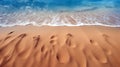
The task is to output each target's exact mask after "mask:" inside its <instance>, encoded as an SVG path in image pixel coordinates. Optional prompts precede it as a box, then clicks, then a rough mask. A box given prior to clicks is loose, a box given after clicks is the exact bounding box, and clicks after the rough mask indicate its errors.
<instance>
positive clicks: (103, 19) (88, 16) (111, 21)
mask: <svg viewBox="0 0 120 67" xmlns="http://www.w3.org/2000/svg"><path fill="white" fill-rule="evenodd" d="M29 24H31V25H34V26H44V25H48V26H83V25H101V26H109V27H120V14H118V13H117V12H114V11H113V9H109V10H108V9H107V10H106V9H98V10H94V11H87V12H79V11H76V12H47V11H28V12H27V11H25V12H23V11H21V12H15V13H9V14H0V26H2V27H8V26H9V27H10V26H15V25H22V26H25V25H29Z"/></svg>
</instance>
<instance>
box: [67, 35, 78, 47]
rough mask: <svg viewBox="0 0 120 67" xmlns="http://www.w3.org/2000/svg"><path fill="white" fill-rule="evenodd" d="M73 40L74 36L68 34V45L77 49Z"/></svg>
mask: <svg viewBox="0 0 120 67" xmlns="http://www.w3.org/2000/svg"><path fill="white" fill-rule="evenodd" d="M72 38H73V35H72V34H70V33H68V34H67V39H66V41H65V43H66V44H67V45H68V46H69V47H72V48H74V47H76V45H75V44H74V43H73V41H72Z"/></svg>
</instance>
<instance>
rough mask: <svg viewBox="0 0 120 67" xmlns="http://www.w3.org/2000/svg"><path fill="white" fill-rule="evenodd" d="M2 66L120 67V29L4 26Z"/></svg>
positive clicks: (0, 42)
mask: <svg viewBox="0 0 120 67" xmlns="http://www.w3.org/2000/svg"><path fill="white" fill-rule="evenodd" d="M0 67H120V28H111V27H102V26H81V27H65V26H62V27H49V26H43V27H36V26H31V25H28V26H14V27H6V28H0Z"/></svg>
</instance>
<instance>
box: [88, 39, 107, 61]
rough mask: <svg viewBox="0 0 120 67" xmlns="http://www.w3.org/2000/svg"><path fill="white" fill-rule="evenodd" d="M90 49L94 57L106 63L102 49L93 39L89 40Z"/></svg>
mask: <svg viewBox="0 0 120 67" xmlns="http://www.w3.org/2000/svg"><path fill="white" fill-rule="evenodd" d="M90 43H91V45H90V49H91V50H92V53H93V54H94V56H95V58H96V59H97V60H98V61H100V62H101V63H107V62H108V60H107V57H106V55H105V53H104V50H103V49H102V48H101V46H100V45H99V44H98V42H96V41H94V40H90Z"/></svg>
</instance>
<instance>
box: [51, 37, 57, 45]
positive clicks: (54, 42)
mask: <svg viewBox="0 0 120 67" xmlns="http://www.w3.org/2000/svg"><path fill="white" fill-rule="evenodd" d="M56 40H57V36H55V35H52V36H51V37H50V44H54V45H55V44H56V43H57V41H56Z"/></svg>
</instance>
